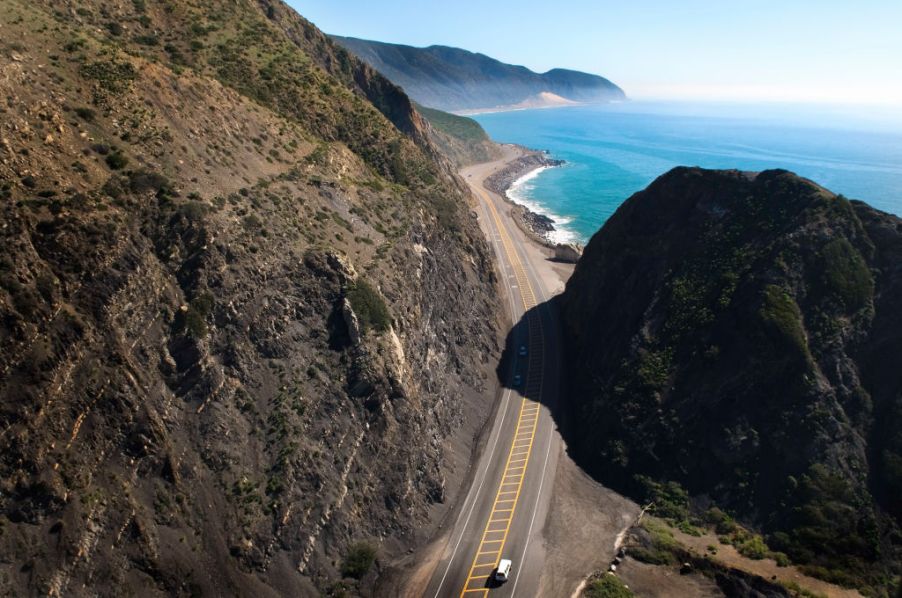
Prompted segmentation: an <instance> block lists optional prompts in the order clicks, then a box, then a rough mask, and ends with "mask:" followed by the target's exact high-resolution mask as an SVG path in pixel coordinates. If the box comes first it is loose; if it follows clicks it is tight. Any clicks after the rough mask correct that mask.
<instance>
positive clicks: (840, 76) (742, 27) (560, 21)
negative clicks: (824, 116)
mask: <svg viewBox="0 0 902 598" xmlns="http://www.w3.org/2000/svg"><path fill="white" fill-rule="evenodd" d="M288 1H289V4H291V5H292V6H293V7H294V8H295V9H297V10H298V12H300V13H301V14H302V15H304V16H305V17H307V18H308V19H310V20H311V21H313V22H314V23H315V24H316V25H318V26H319V27H320V28H321V29H323V30H325V31H326V32H327V33H335V34H339V35H350V36H354V37H364V38H368V39H376V40H380V41H388V42H396V43H404V44H410V45H414V46H425V45H430V44H444V45H450V46H457V47H461V48H465V49H467V50H472V51H476V52H482V53H484V54H488V55H489V56H492V57H494V58H498V59H499V60H503V61H505V62H511V63H514V64H523V65H525V66H528V67H529V68H531V69H533V70H536V71H540V72H541V71H545V70H548V69H550V68H554V67H565V68H573V69H578V70H584V71H588V72H593V73H598V74H600V75H604V76H606V77H608V78H610V79H611V80H613V81H614V82H615V83H618V84H619V85H621V87H623V88H624V89H625V90H626V92H627V94H629V95H630V96H631V97H633V98H680V99H718V100H731V99H737V100H738V99H742V100H750V99H751V100H772V101H790V102H808V101H819V102H827V103H881V104H890V105H893V104H895V105H898V106H902V0H860V1H856V0H819V1H815V0H782V1H776V0H744V1H737V0H720V1H715V0H708V1H705V2H702V1H699V0H679V1H677V0H632V1H630V0H625V1H624V0H618V1H617V2H612V1H609V0H594V1H593V0H573V1H569V2H563V1H555V0H544V1H541V2H540V1H536V0H517V1H516V2H515V1H512V0H457V1H455V2H435V1H434V0H433V1H430V0H381V1H374V0H288Z"/></svg>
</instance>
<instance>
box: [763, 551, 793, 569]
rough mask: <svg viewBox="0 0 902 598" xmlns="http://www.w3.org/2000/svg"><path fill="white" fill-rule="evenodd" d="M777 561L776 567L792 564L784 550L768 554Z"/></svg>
mask: <svg viewBox="0 0 902 598" xmlns="http://www.w3.org/2000/svg"><path fill="white" fill-rule="evenodd" d="M768 556H769V557H770V558H772V559H774V561H775V562H776V563H777V567H788V566H790V565H791V564H792V561H791V560H789V556H788V555H787V554H786V553H785V552H772V553H770V554H769V555H768Z"/></svg>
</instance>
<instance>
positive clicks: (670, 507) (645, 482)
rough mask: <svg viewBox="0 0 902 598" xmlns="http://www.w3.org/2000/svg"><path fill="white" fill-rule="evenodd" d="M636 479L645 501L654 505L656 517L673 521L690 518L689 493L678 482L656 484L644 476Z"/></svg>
mask: <svg viewBox="0 0 902 598" xmlns="http://www.w3.org/2000/svg"><path fill="white" fill-rule="evenodd" d="M635 479H636V482H637V483H638V484H639V486H640V487H641V488H642V495H643V500H645V501H647V502H652V503H654V513H655V515H657V516H658V517H662V518H664V519H670V520H673V521H682V520H684V519H688V518H689V493H688V492H686V490H685V489H683V487H682V486H680V484H679V483H678V482H672V481H671V482H663V483H662V482H656V481H654V480H652V479H651V478H648V477H646V476H642V475H639V476H636V478H635Z"/></svg>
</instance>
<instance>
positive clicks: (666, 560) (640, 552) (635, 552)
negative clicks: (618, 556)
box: [629, 546, 677, 565]
mask: <svg viewBox="0 0 902 598" xmlns="http://www.w3.org/2000/svg"><path fill="white" fill-rule="evenodd" d="M629 554H630V556H631V557H633V558H634V559H636V560H637V561H641V562H643V563H648V564H649V565H673V564H675V563H676V562H677V558H676V556H674V554H673V553H671V552H669V551H667V550H658V549H654V548H645V547H643V546H635V547H633V548H630V552H629Z"/></svg>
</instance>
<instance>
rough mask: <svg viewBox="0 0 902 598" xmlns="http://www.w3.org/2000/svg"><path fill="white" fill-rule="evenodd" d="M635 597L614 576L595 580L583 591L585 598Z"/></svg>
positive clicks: (605, 576)
mask: <svg viewBox="0 0 902 598" xmlns="http://www.w3.org/2000/svg"><path fill="white" fill-rule="evenodd" d="M631 596H635V594H633V593H632V592H631V591H630V589H629V588H628V587H626V586H625V585H623V582H622V581H620V580H619V579H617V577H616V576H614V575H604V576H602V577H600V578H598V579H595V580H593V581H591V582H589V584H588V585H587V586H586V589H584V590H583V598H630V597H631Z"/></svg>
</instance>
